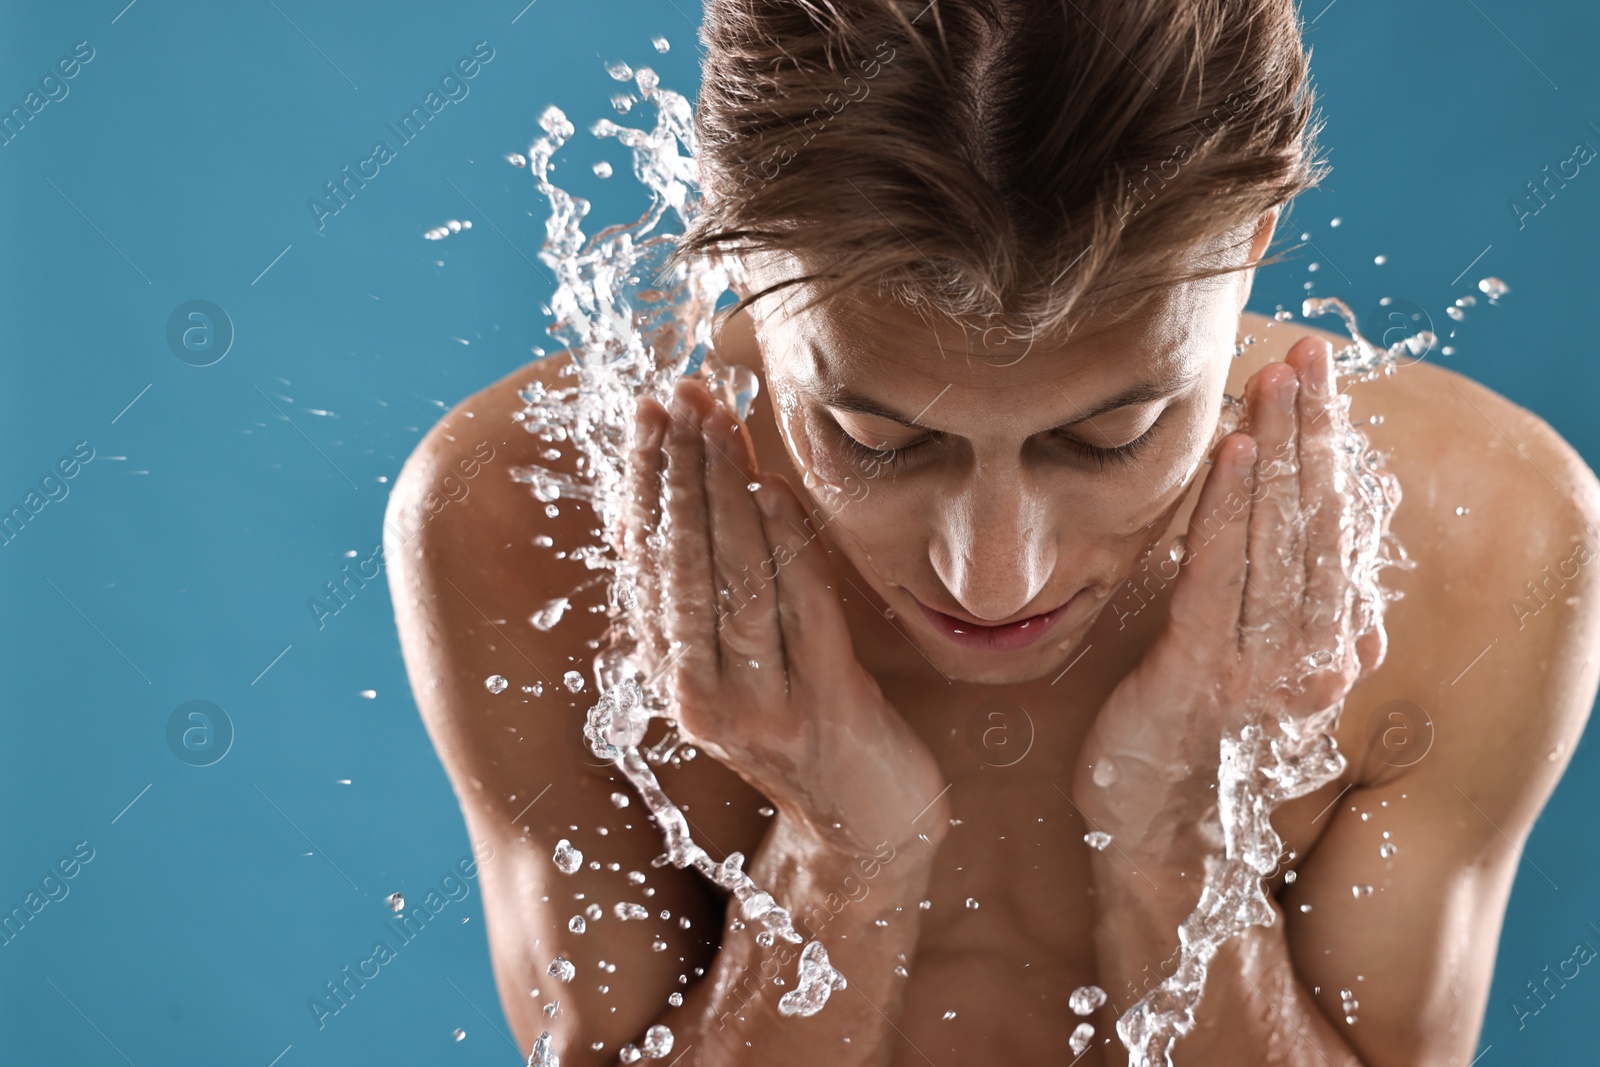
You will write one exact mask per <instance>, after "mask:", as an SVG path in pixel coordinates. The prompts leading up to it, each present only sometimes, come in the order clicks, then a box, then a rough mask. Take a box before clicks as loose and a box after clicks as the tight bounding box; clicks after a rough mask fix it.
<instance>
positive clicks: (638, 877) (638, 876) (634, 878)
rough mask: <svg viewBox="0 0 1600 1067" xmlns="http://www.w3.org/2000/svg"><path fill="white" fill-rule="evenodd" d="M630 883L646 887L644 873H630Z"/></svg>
mask: <svg viewBox="0 0 1600 1067" xmlns="http://www.w3.org/2000/svg"><path fill="white" fill-rule="evenodd" d="M628 881H629V882H631V883H632V884H634V885H644V872H643V871H629V872H628Z"/></svg>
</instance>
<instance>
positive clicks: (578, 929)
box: [567, 915, 589, 934]
mask: <svg viewBox="0 0 1600 1067" xmlns="http://www.w3.org/2000/svg"><path fill="white" fill-rule="evenodd" d="M588 928H589V924H588V923H586V922H584V921H583V916H582V915H574V916H573V917H572V918H570V919H568V920H567V929H568V930H571V931H572V932H573V933H575V934H581V933H583V932H584V931H585V930H587V929H588Z"/></svg>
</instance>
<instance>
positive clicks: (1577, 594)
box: [1297, 335, 1600, 825]
mask: <svg viewBox="0 0 1600 1067" xmlns="http://www.w3.org/2000/svg"><path fill="white" fill-rule="evenodd" d="M1297 336H1298V335H1297ZM1328 336H1329V339H1330V340H1333V341H1335V342H1336V343H1337V342H1339V340H1340V339H1339V338H1338V337H1337V336H1335V335H1328ZM1349 393H1350V395H1351V413H1352V417H1353V419H1354V420H1355V421H1356V422H1357V423H1358V424H1361V423H1365V424H1366V425H1365V426H1364V429H1365V432H1366V433H1367V436H1368V438H1369V439H1370V441H1371V442H1372V444H1373V446H1374V447H1375V448H1377V449H1378V450H1379V451H1380V453H1382V454H1383V456H1384V466H1385V468H1386V469H1388V470H1390V471H1392V472H1393V473H1394V474H1395V475H1396V477H1397V478H1398V479H1399V481H1400V486H1401V490H1402V493H1403V499H1402V501H1401V504H1400V507H1399V509H1398V510H1397V511H1396V513H1395V517H1394V523H1393V533H1394V534H1395V537H1396V539H1397V540H1398V541H1399V543H1400V544H1401V545H1402V546H1403V547H1404V549H1405V550H1406V554H1407V555H1408V557H1409V558H1410V560H1411V562H1412V567H1411V568H1410V569H1409V570H1398V569H1396V570H1392V571H1390V572H1388V573H1387V574H1386V576H1385V584H1386V585H1387V586H1390V587H1392V588H1393V589H1394V590H1396V591H1397V592H1399V593H1400V594H1401V599H1399V600H1398V601H1396V602H1395V603H1393V604H1392V605H1391V606H1390V609H1389V612H1388V615H1387V630H1388V634H1389V652H1388V656H1387V658H1386V660H1385V663H1384V665H1383V667H1381V668H1380V669H1379V670H1378V671H1377V672H1375V673H1374V674H1373V675H1372V676H1371V677H1370V678H1369V679H1367V680H1366V681H1364V682H1363V683H1362V684H1361V685H1360V686H1358V688H1357V691H1356V692H1355V693H1353V694H1352V697H1351V701H1350V705H1349V706H1348V708H1347V711H1348V712H1353V713H1354V714H1353V715H1352V716H1351V718H1352V719H1353V720H1354V721H1353V722H1352V723H1350V724H1349V725H1348V726H1347V729H1350V730H1357V729H1360V728H1361V727H1362V724H1363V723H1364V722H1365V721H1366V720H1367V719H1368V717H1369V715H1370V713H1371V712H1372V711H1374V710H1376V709H1377V708H1378V707H1379V706H1381V705H1382V704H1383V703H1384V702H1386V701H1390V700H1396V699H1400V700H1406V701H1410V702H1412V703H1414V704H1415V705H1417V706H1419V707H1420V708H1421V709H1422V710H1423V711H1424V712H1425V713H1426V714H1427V715H1428V716H1429V717H1430V721H1431V723H1432V726H1431V728H1430V729H1431V731H1432V732H1433V733H1434V734H1436V737H1435V738H1434V743H1435V744H1436V751H1437V756H1436V758H1435V759H1434V760H1433V761H1431V765H1430V766H1429V767H1428V768H1427V770H1426V771H1424V769H1423V767H1422V765H1418V767H1416V768H1415V769H1414V770H1413V772H1412V773H1415V774H1418V775H1424V774H1426V775H1433V776H1437V775H1447V776H1451V778H1452V780H1454V781H1458V782H1459V781H1462V780H1471V781H1475V782H1478V783H1481V784H1482V787H1483V795H1481V796H1477V797H1475V798H1474V800H1475V802H1476V803H1479V804H1480V806H1481V807H1483V808H1484V810H1485V811H1498V812H1499V813H1500V814H1503V815H1504V816H1505V817H1506V818H1507V820H1509V823H1510V824H1511V825H1517V824H1521V825H1528V824H1531V822H1532V819H1533V817H1534V816H1536V815H1537V812H1538V810H1539V808H1540V807H1542V805H1543V803H1544V801H1545V799H1546V798H1547V797H1548V796H1549V793H1550V791H1551V790H1553V788H1554V786H1555V782H1556V781H1557V780H1558V779H1559V777H1560V774H1561V771H1562V770H1563V769H1564V768H1565V766H1566V763H1567V759H1568V758H1569V757H1570V755H1571V753H1572V750H1573V749H1574V747H1575V746H1576V744H1577V740H1578V737H1579V735H1580V734H1581V733H1582V731H1583V727H1584V725H1585V723H1586V721H1587V718H1588V714H1589V709H1590V706H1591V705H1592V703H1593V700H1594V696H1595V688H1596V683H1597V679H1600V665H1597V663H1596V660H1595V656H1594V654H1593V650H1594V649H1595V648H1596V647H1597V639H1600V577H1597V573H1596V572H1597V570H1600V568H1597V567H1596V566H1594V564H1595V563H1596V562H1600V481H1597V480H1596V477H1595V475H1594V472H1593V471H1591V470H1590V468H1589V466H1588V465H1587V464H1586V463H1585V462H1584V460H1583V458H1582V457H1581V456H1579V455H1578V453H1577V452H1576V450H1574V449H1573V448H1572V447H1571V446H1570V445H1569V444H1568V443H1567V442H1566V441H1565V440H1563V439H1562V438H1561V436H1560V435H1559V434H1557V433H1556V432H1555V430H1554V429H1552V428H1551V427H1550V426H1549V425H1548V424H1547V423H1546V422H1545V421H1544V420H1542V419H1541V418H1539V417H1538V416H1537V415H1535V414H1533V413H1532V412H1530V411H1528V410H1526V409H1524V408H1522V407H1520V406H1518V405H1517V404H1515V403H1513V402H1512V401H1510V400H1508V399H1507V398H1505V397H1503V396H1500V395H1498V394H1497V393H1495V392H1493V391H1492V390H1490V389H1487V388H1485V387H1484V386H1482V385H1480V384H1478V383H1477V382H1474V381H1472V380H1471V379H1469V378H1466V377H1464V376H1462V375H1460V374H1457V373H1455V372H1453V371H1451V370H1449V369H1447V368H1444V367H1440V366H1436V365H1434V364H1432V363H1427V362H1423V363H1416V364H1411V365H1408V366H1403V367H1400V368H1398V370H1397V371H1396V372H1395V373H1394V374H1392V375H1386V376H1383V377H1380V378H1378V379H1377V380H1375V381H1371V382H1361V383H1356V384H1354V385H1352V386H1350V388H1349ZM1374 417H1376V419H1374ZM1369 420H1371V421H1369Z"/></svg>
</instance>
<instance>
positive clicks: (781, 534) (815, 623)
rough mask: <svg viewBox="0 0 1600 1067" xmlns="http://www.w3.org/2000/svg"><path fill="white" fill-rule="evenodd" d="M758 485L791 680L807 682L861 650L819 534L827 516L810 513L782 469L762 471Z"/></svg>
mask: <svg viewBox="0 0 1600 1067" xmlns="http://www.w3.org/2000/svg"><path fill="white" fill-rule="evenodd" d="M760 482H761V485H760V488H758V489H757V490H756V491H755V494H754V495H755V498H756V505H757V507H758V508H759V509H760V510H761V521H762V525H763V526H764V527H765V529H766V534H767V543H768V544H770V545H771V546H772V560H773V573H774V575H775V581H776V585H777V607H778V622H779V627H780V629H781V630H782V633H783V647H784V652H785V663H786V667H787V670H788V675H789V680H790V684H791V685H793V684H794V683H795V682H796V681H797V680H798V681H799V682H801V683H805V682H806V681H807V680H808V679H809V678H810V677H811V674H812V672H826V671H829V670H830V669H833V668H834V667H835V666H836V665H837V664H840V663H847V662H850V660H851V659H852V658H853V657H854V656H855V651H854V649H853V648H852V646H851V643H850V631H849V628H848V626H847V624H846V623H845V618H844V608H843V607H842V606H841V604H840V600H839V591H838V590H837V589H836V588H835V587H834V576H833V568H832V567H831V566H829V564H828V556H827V551H826V550H825V549H824V548H823V546H822V543H821V541H820V539H819V536H818V535H819V534H820V533H821V532H822V525H823V520H822V519H821V518H820V517H819V516H818V515H817V514H815V513H810V514H808V513H807V511H806V509H805V506H804V505H803V504H802V503H801V502H800V497H799V496H797V495H796V494H795V491H794V488H793V487H792V486H791V485H790V484H789V482H788V480H787V479H786V478H784V476H783V475H781V474H774V473H771V472H767V473H764V474H762V475H761V478H760Z"/></svg>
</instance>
